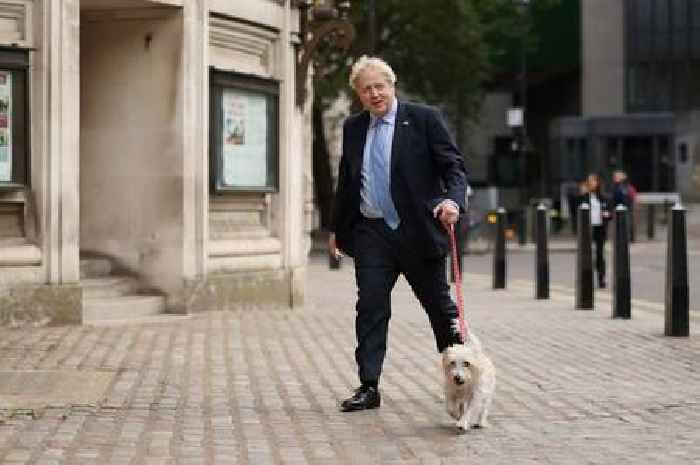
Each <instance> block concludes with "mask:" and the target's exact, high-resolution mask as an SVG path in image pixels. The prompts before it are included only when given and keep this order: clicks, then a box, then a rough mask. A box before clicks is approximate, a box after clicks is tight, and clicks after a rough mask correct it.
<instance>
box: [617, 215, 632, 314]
mask: <svg viewBox="0 0 700 465" xmlns="http://www.w3.org/2000/svg"><path fill="white" fill-rule="evenodd" d="M628 214H629V212H628V211H627V207H625V206H624V205H618V206H617V208H615V241H614V246H613V249H614V251H613V289H612V292H613V302H612V304H613V307H612V317H613V318H622V319H626V320H629V319H630V318H632V312H631V299H632V295H631V285H630V246H629V238H630V237H629V225H628V221H629V217H628Z"/></svg>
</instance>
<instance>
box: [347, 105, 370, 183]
mask: <svg viewBox="0 0 700 465" xmlns="http://www.w3.org/2000/svg"><path fill="white" fill-rule="evenodd" d="M368 129H369V112H367V111H365V112H364V113H363V114H362V117H361V118H360V120H359V121H358V123H357V129H356V130H355V131H356V133H355V134H353V137H351V138H350V140H352V141H354V146H353V148H352V155H353V156H352V160H353V164H352V168H353V170H352V171H353V177H357V176H360V171H361V169H362V159H363V158H364V153H365V143H366V142H367V130H368Z"/></svg>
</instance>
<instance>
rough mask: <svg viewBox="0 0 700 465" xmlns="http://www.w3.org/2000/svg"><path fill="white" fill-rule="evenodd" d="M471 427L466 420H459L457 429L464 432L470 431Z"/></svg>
mask: <svg viewBox="0 0 700 465" xmlns="http://www.w3.org/2000/svg"><path fill="white" fill-rule="evenodd" d="M469 428H470V426H469V423H466V422H464V421H461V420H460V421H458V422H457V429H458V430H460V431H463V432H464V431H469Z"/></svg>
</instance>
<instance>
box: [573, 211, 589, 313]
mask: <svg viewBox="0 0 700 465" xmlns="http://www.w3.org/2000/svg"><path fill="white" fill-rule="evenodd" d="M577 215H578V218H577V223H578V226H577V229H576V239H577V247H576V308H577V309H580V310H593V253H592V251H591V242H592V237H591V236H592V229H591V207H590V206H589V205H588V204H587V203H582V204H581V205H580V206H579V207H578V213H577Z"/></svg>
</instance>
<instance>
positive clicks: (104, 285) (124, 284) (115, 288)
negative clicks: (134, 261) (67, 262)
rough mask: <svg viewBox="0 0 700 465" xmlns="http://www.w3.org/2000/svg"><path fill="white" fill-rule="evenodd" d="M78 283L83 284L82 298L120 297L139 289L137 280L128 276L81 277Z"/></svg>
mask: <svg viewBox="0 0 700 465" xmlns="http://www.w3.org/2000/svg"><path fill="white" fill-rule="evenodd" d="M80 284H81V285H82V286H83V299H99V298H107V297H121V296H125V295H129V294H135V293H136V291H138V290H139V282H138V281H137V280H136V279H134V278H131V277H128V276H108V277H105V278H87V279H81V280H80Z"/></svg>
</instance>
